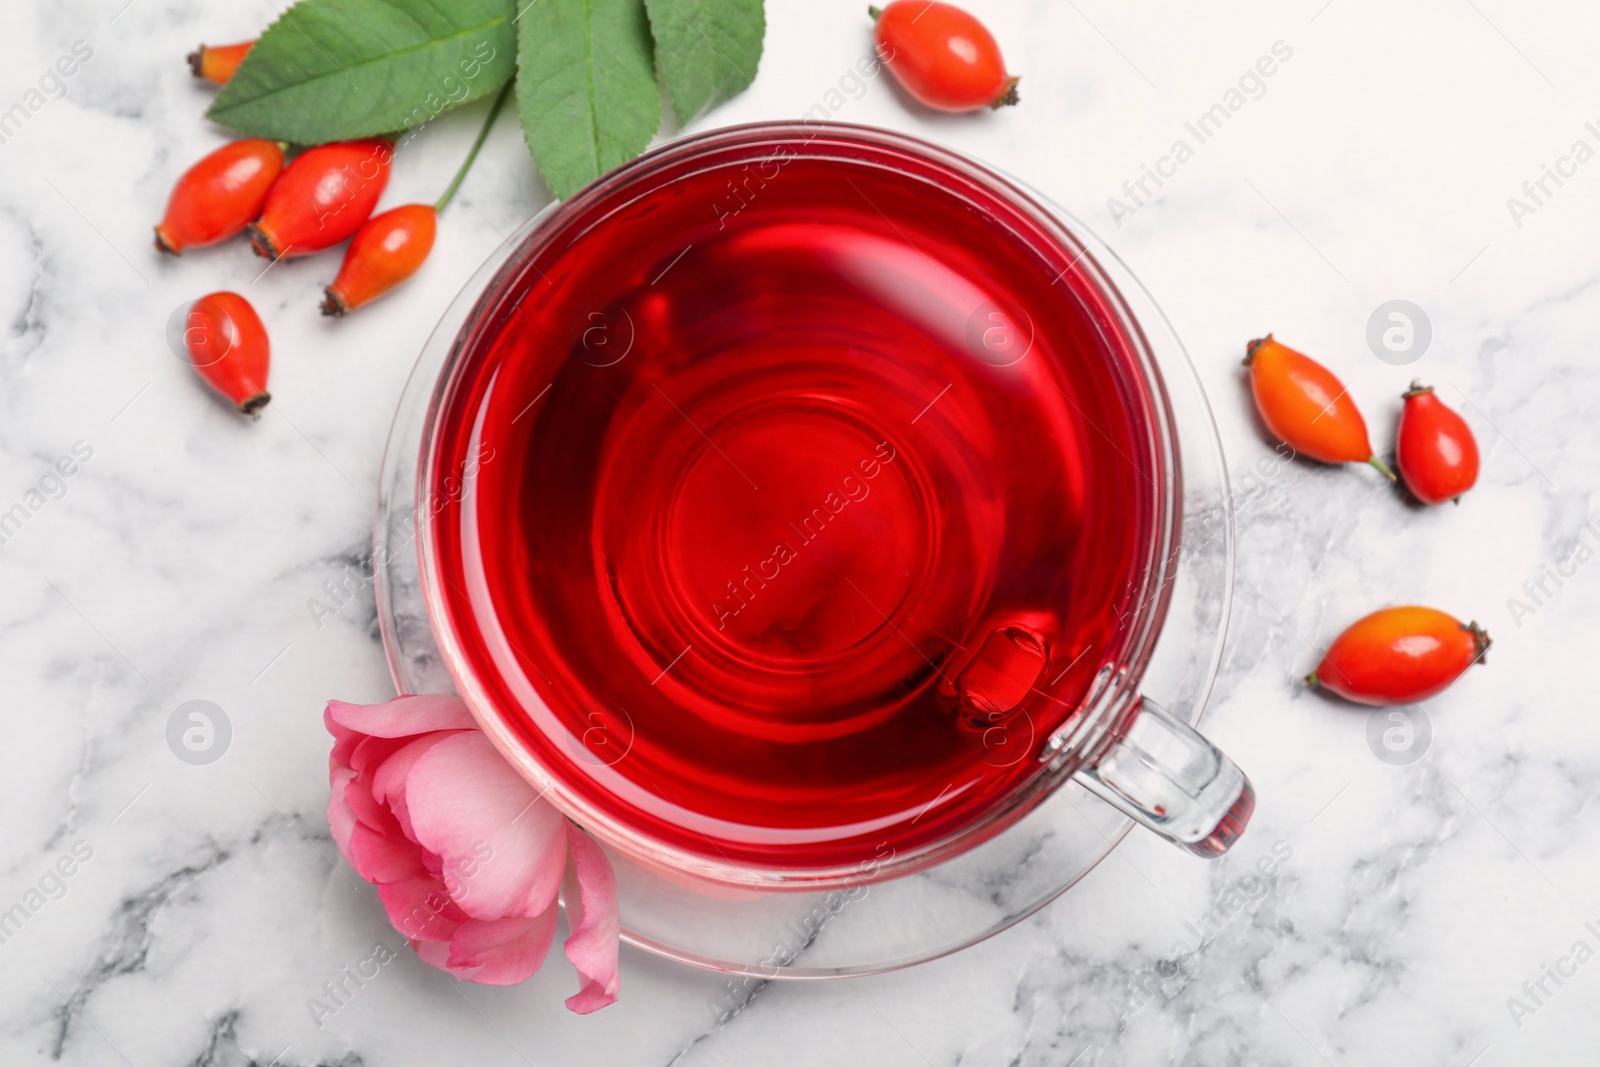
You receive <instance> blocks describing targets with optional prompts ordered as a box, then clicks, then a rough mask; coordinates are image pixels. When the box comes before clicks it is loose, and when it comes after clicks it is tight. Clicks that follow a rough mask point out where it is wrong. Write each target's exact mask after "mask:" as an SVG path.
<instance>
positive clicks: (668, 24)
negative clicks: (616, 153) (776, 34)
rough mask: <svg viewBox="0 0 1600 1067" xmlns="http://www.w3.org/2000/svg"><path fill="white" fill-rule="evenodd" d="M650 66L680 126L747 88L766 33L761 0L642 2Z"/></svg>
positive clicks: (655, 0) (668, 0)
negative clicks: (657, 69) (652, 52)
mask: <svg viewBox="0 0 1600 1067" xmlns="http://www.w3.org/2000/svg"><path fill="white" fill-rule="evenodd" d="M645 7H646V8H648V9H649V12H650V31H651V32H652V33H653V34H654V35H655V39H656V62H657V63H659V64H660V65H661V74H662V76H663V77H664V78H665V79H666V82H667V92H668V94H670V95H671V97H672V106H673V108H674V109H675V110H676V111H677V112H678V121H680V122H682V123H683V124H684V125H688V124H689V123H690V122H692V121H694V120H695V119H697V118H699V117H700V116H701V115H703V114H705V113H706V111H708V110H710V109H711V108H713V107H715V106H716V105H717V104H720V103H722V102H723V101H724V100H727V99H728V98H729V97H732V96H737V95H738V94H739V93H742V92H744V90H745V89H746V88H748V87H749V85H750V82H751V80H752V79H753V78H755V76H756V67H757V65H758V64H760V62H761V39H762V38H763V37H764V36H765V35H766V32H767V19H766V12H765V11H764V10H763V9H762V3H761V0H645Z"/></svg>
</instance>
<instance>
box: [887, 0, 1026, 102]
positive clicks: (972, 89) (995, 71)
mask: <svg viewBox="0 0 1600 1067" xmlns="http://www.w3.org/2000/svg"><path fill="white" fill-rule="evenodd" d="M867 13H868V14H869V15H871V16H872V17H873V19H875V20H876V24H875V25H874V26H873V31H872V32H873V37H874V38H875V39H876V41H877V44H878V54H879V55H880V56H882V57H883V61H884V62H885V63H886V64H888V66H889V70H890V72H891V73H893V74H894V76H895V78H896V79H897V80H898V81H899V82H900V84H901V85H902V86H904V87H905V90H906V92H908V93H910V94H911V95H912V96H913V97H915V98H916V99H917V100H918V101H919V102H920V103H923V104H926V105H927V106H928V107H931V108H935V109H937V110H939V111H975V110H977V109H978V108H982V107H989V108H998V107H1002V106H1004V105H1007V104H1015V103H1016V102H1017V79H1016V78H1014V77H1012V76H1010V75H1009V74H1007V73H1006V64H1005V60H1003V59H1001V58H1000V46H999V45H998V44H996V43H995V39H994V36H993V35H992V34H990V33H989V31H988V30H987V29H986V28H985V27H984V25H983V23H981V22H979V21H978V20H977V19H975V18H973V17H972V16H971V15H969V14H967V12H965V11H963V10H961V9H960V8H959V7H955V6H954V5H951V4H942V3H938V2H937V0H933V2H929V0H894V3H892V4H888V5H887V6H885V7H883V8H882V9H881V10H880V9H879V8H876V7H869V8H867Z"/></svg>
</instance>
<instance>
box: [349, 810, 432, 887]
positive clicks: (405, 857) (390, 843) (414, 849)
mask: <svg viewBox="0 0 1600 1067" xmlns="http://www.w3.org/2000/svg"><path fill="white" fill-rule="evenodd" d="M347 858H348V859H349V860H350V866H352V867H354V868H355V869H356V873H357V874H359V875H360V876H361V877H362V878H365V879H366V880H367V881H369V882H371V883H372V884H373V885H382V884H384V883H385V882H401V881H405V880H407V879H410V878H424V877H426V876H427V874H428V872H427V870H426V869H425V868H424V867H423V866H422V848H421V846H420V845H417V844H416V843H415V842H412V841H407V840H406V839H405V838H403V837H389V836H386V835H384V834H380V833H378V832H377V831H376V830H373V829H371V828H370V827H368V826H367V825H366V824H365V823H357V824H356V827H355V830H354V832H353V833H352V834H351V837H350V854H349V856H348V857H347Z"/></svg>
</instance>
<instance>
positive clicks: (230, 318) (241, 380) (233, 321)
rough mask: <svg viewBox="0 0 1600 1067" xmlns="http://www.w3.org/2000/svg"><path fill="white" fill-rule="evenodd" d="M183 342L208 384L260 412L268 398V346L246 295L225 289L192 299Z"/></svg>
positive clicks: (241, 405)
mask: <svg viewBox="0 0 1600 1067" xmlns="http://www.w3.org/2000/svg"><path fill="white" fill-rule="evenodd" d="M183 346H184V348H185V349H186V350H187V351H188V354H189V362H190V365H191V366H193V367H194V369H195V372H196V373H198V374H199V375H200V377H201V378H202V379H203V380H204V381H205V383H206V384H207V385H209V386H211V388H212V389H215V390H216V391H217V392H218V393H220V394H222V396H224V397H226V398H227V399H228V400H230V401H232V402H233V403H234V404H235V405H236V406H237V407H238V409H239V411H240V412H241V413H243V414H245V415H253V416H256V417H259V413H260V411H261V409H262V408H263V407H265V406H266V404H267V401H269V400H271V399H272V396H271V394H269V393H268V392H267V370H268V367H269V365H270V363H271V357H272V346H271V344H270V342H269V341H268V340H267V328H266V327H265V326H264V325H262V323H261V316H259V315H257V314H256V309H255V308H253V307H251V306H250V301H248V300H246V299H245V298H244V297H242V296H240V295H239V294H238V293H229V292H221V293H210V294H207V295H206V296H202V297H201V298H200V299H199V300H196V301H195V302H194V304H193V305H192V306H191V307H190V308H189V313H188V315H187V316H186V318H185V327H184V331H183Z"/></svg>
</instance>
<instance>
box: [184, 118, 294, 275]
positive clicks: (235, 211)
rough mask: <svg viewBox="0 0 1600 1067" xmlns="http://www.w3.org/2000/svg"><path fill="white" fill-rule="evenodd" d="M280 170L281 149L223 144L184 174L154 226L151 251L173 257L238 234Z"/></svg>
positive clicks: (249, 142) (270, 144)
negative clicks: (154, 236)
mask: <svg viewBox="0 0 1600 1067" xmlns="http://www.w3.org/2000/svg"><path fill="white" fill-rule="evenodd" d="M282 170H283V146H282V145H280V144H278V142H276V141H268V140H265V139H263V138H260V137H251V138H247V139H245V140H242V141H234V142H232V143H230V144H225V145H223V146H222V147H221V148H219V149H217V150H216V151H215V152H212V153H211V154H210V155H208V156H206V157H205V158H204V159H202V160H200V162H198V163H196V164H195V165H194V166H192V167H190V168H189V169H188V170H186V171H184V173H183V177H181V178H179V179H178V183H177V184H176V185H174V186H173V187H172V196H171V197H170V198H169V199H168V200H167V213H166V215H165V217H163V218H162V220H161V224H160V225H159V226H157V227H156V247H157V248H158V249H160V250H161V251H163V252H170V253H171V254H172V255H175V256H176V255H180V254H181V253H182V252H183V250H184V249H186V248H198V247H201V246H203V245H210V244H216V243H217V242H218V241H223V240H226V239H227V238H229V237H232V236H233V235H234V234H236V233H242V232H243V231H244V228H245V227H246V226H248V225H249V224H250V220H252V219H254V218H255V217H256V215H258V214H259V213H260V211H261V205H262V204H263V203H264V202H265V201H266V198H267V192H268V190H269V189H271V188H272V183H273V182H274V181H276V180H277V178H278V175H279V173H280V172H281V171H282Z"/></svg>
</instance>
